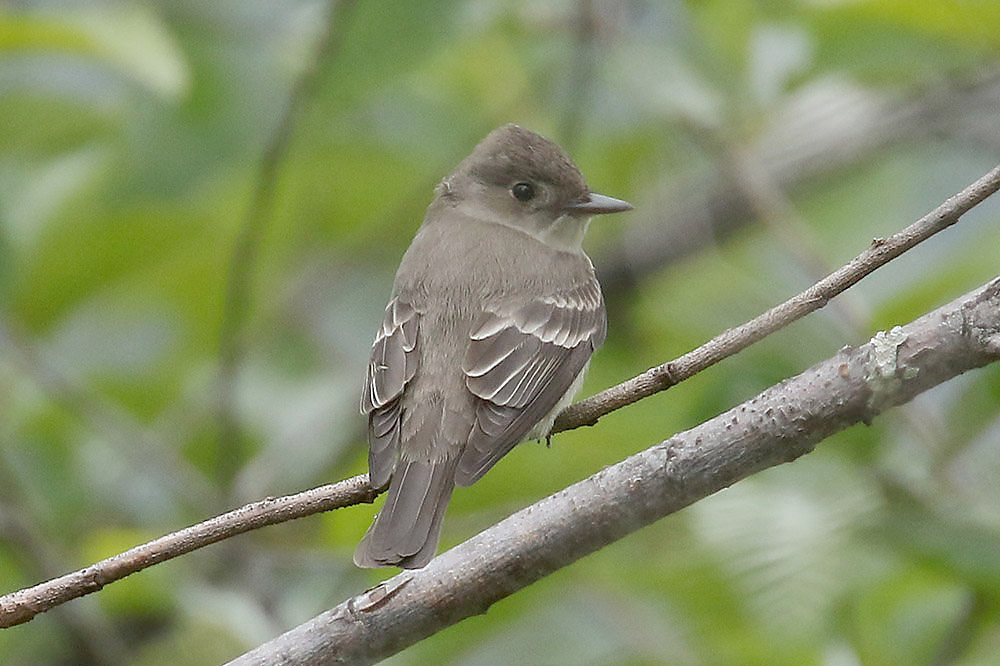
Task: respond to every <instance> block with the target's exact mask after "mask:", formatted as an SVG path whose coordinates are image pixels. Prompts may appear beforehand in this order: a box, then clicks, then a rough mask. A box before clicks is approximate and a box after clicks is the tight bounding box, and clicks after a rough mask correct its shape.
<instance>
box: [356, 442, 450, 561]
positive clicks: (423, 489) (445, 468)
mask: <svg viewBox="0 0 1000 666" xmlns="http://www.w3.org/2000/svg"><path fill="white" fill-rule="evenodd" d="M456 462H457V457H456V458H454V459H445V460H440V461H435V462H427V461H403V460H400V461H399V462H398V463H397V464H396V469H395V471H394V472H393V475H392V481H390V482H389V492H388V494H387V496H386V500H385V505H384V506H383V507H382V510H381V511H379V513H378V515H377V516H376V517H375V522H374V523H372V526H371V527H370V528H368V533H367V534H365V537H364V538H363V539H362V540H361V543H360V544H358V548H357V550H355V551H354V563H355V564H356V565H358V566H359V567H366V568H375V567H385V566H398V567H402V568H403V569H419V568H420V567H422V566H424V565H425V564H427V563H428V562H430V561H431V558H433V557H434V554H435V553H436V552H437V546H438V540H439V539H440V538H441V521H442V520H443V519H444V512H445V509H446V508H447V507H448V500H450V499H451V492H452V491H453V490H454V489H455V464H456Z"/></svg>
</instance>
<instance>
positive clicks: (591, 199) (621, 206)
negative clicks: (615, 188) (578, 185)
mask: <svg viewBox="0 0 1000 666" xmlns="http://www.w3.org/2000/svg"><path fill="white" fill-rule="evenodd" d="M564 210H565V211H566V212H567V213H572V214H573V215H601V214H602V213H621V212H623V211H626V210H632V204H630V203H629V202H627V201H622V200H621V199H615V198H614V197H606V196H604V195H603V194H596V193H594V192H591V193H590V194H589V195H587V198H586V199H584V200H583V201H578V202H576V203H573V204H569V205H568V206H566V207H565V208H564Z"/></svg>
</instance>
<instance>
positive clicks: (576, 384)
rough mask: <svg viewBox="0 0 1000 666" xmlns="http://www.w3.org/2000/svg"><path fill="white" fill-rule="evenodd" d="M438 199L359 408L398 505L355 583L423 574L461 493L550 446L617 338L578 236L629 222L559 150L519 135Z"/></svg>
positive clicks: (377, 532)
mask: <svg viewBox="0 0 1000 666" xmlns="http://www.w3.org/2000/svg"><path fill="white" fill-rule="evenodd" d="M435 195H436V196H435V198H434V201H432V202H431V205H430V206H429V207H428V209H427V215H426V217H424V222H423V224H422V225H421V227H420V230H419V231H418V232H417V235H416V237H415V238H414V239H413V243H412V244H411V245H410V248H409V249H408V250H407V251H406V254H405V255H404V256H403V261H402V263H401V264H400V265H399V270H398V271H397V272H396V280H395V283H394V284H393V290H392V299H391V300H390V301H389V305H388V306H387V307H386V309H385V318H384V319H383V321H382V327H381V328H380V329H379V331H378V333H377V334H376V336H375V343H374V345H373V346H372V355H371V361H370V362H369V364H368V375H367V377H366V378H365V385H364V391H363V393H362V396H361V411H362V413H364V414H367V415H368V443H369V447H370V450H369V454H368V467H369V471H370V477H371V484H372V486H374V487H376V488H383V487H385V486H386V484H388V486H389V492H388V496H387V497H386V501H385V506H383V507H382V510H381V511H380V512H379V514H378V515H377V516H376V518H375V522H374V523H373V524H372V526H371V527H370V528H369V530H368V533H367V534H366V535H365V537H364V539H362V541H361V543H360V544H359V545H358V548H357V550H356V551H355V553H354V562H355V564H357V565H358V566H360V567H381V566H390V565H396V566H399V567H403V568H406V569H417V568H420V567H422V566H424V565H425V564H427V562H429V561H430V559H431V558H432V557H434V554H435V552H436V551H437V545H438V539H439V538H440V535H441V520H442V519H443V518H444V512H445V508H446V507H447V505H448V500H449V499H450V498H451V493H452V490H453V489H454V487H455V486H456V485H459V486H468V485H471V484H472V483H475V482H476V481H477V480H478V479H479V478H480V477H481V476H482V475H483V474H485V473H486V472H487V470H489V469H490V468H491V467H493V465H495V464H496V462H497V461H498V460H500V458H502V457H503V456H504V455H505V454H506V453H507V452H508V451H510V450H511V449H512V448H514V446H515V445H516V444H517V443H518V442H520V441H521V440H524V439H528V438H541V437H545V436H547V435H548V434H549V431H550V430H551V429H552V423H553V422H554V420H555V417H556V415H557V414H558V413H559V411H560V410H561V409H563V408H564V407H565V406H566V405H568V404H569V402H570V401H571V400H572V398H573V396H574V395H575V394H576V392H577V391H578V390H579V388H580V385H581V384H582V383H583V376H584V374H585V372H586V369H587V365H588V363H589V362H590V356H591V354H593V353H594V350H595V349H597V348H598V347H599V346H600V345H601V343H602V342H604V335H605V332H606V330H607V316H606V313H605V309H604V297H603V296H602V295H601V287H600V285H599V284H598V283H597V279H596V277H595V276H594V266H593V264H591V263H590V259H589V258H588V257H587V255H586V254H584V252H583V247H582V243H583V237H584V234H585V233H586V231H587V226H588V225H589V223H590V218H591V216H593V215H597V214H601V213H617V212H620V211H625V210H630V209H631V208H632V206H631V205H630V204H628V203H626V202H625V201H621V200H619V199H613V198H611V197H606V196H603V195H600V194H595V193H593V192H591V191H590V188H588V187H587V182H586V181H585V180H584V178H583V175H582V174H581V173H580V170H579V169H578V168H577V166H576V164H574V163H573V161H572V160H571V159H570V158H569V157H568V156H567V155H566V153H564V152H563V150H562V149H561V148H559V146H557V145H556V144H555V143H553V142H552V141H549V140H548V139H546V138H545V137H542V136H539V135H538V134H535V133H534V132H530V131H528V130H526V129H523V128H521V127H518V126H517V125H506V126H504V127H501V128H499V129H496V130H494V131H493V132H491V133H490V134H489V135H488V136H487V137H486V138H485V139H483V141H481V142H480V143H479V145H477V146H476V148H475V150H473V151H472V154H471V155H469V157H467V158H465V160H463V161H462V162H461V164H459V165H458V167H457V168H456V169H455V171H454V172H452V173H451V175H449V176H448V177H446V178H445V179H444V180H442V181H441V182H440V183H439V184H438V186H437V187H436V188H435Z"/></svg>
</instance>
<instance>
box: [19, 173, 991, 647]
mask: <svg viewBox="0 0 1000 666" xmlns="http://www.w3.org/2000/svg"><path fill="white" fill-rule="evenodd" d="M998 189H1000V166H998V167H996V168H994V169H993V170H991V171H990V172H989V173H987V174H986V175H985V176H983V177H982V178H980V179H979V180H977V181H976V182H975V183H973V184H972V185H970V186H969V187H967V188H965V189H964V190H962V191H961V192H960V193H958V194H956V195H955V196H953V197H951V198H950V199H948V200H947V201H946V202H945V203H944V204H942V205H941V206H939V207H938V208H936V209H935V210H934V211H932V212H931V213H929V214H928V215H926V216H924V217H923V218H921V219H920V220H919V221H918V222H916V223H914V224H913V225H911V226H909V227H907V228H906V229H904V230H903V231H901V232H899V233H898V234H895V235H894V236H892V237H890V238H889V239H876V240H875V241H874V242H873V243H872V246H871V247H870V248H868V249H867V250H865V251H864V252H863V253H861V254H860V255H859V256H858V257H856V258H855V259H854V260H852V261H851V262H849V263H848V264H846V265H845V266H844V267H842V268H841V269H839V270H837V271H835V272H834V273H832V274H831V275H830V276H829V277H827V278H824V279H823V280H821V281H820V282H818V283H816V284H815V285H813V286H812V287H810V288H809V289H807V290H806V291H804V292H802V293H801V294H799V295H797V296H795V297H793V298H791V299H789V300H788V301H786V302H785V303H783V304H782V305H779V306H777V307H776V308H773V309H772V310H770V311H768V312H767V313H765V314H763V315H761V316H760V317H757V318H756V319H754V320H753V321H751V322H749V323H747V324H745V325H743V326H740V327H737V328H734V329H730V330H729V331H726V332H725V333H723V334H722V335H720V336H717V337H716V338H713V339H712V340H710V341H709V342H707V343H706V344H705V345H702V346H701V347H699V348H698V349H695V350H694V351H692V352H689V353H688V354H685V355H684V356H682V357H680V358H679V359H677V360H675V361H671V362H670V363H666V364H664V365H661V366H658V367H656V368H653V369H652V370H649V371H647V372H646V373H643V374H642V375H639V376H638V377H634V378H632V379H630V380H628V381H626V382H623V383H621V384H619V385H617V386H615V387H613V388H611V389H608V390H606V391H603V392H602V393H599V394H597V395H595V396H593V397H591V398H588V399H587V400H584V401H582V402H579V403H577V404H575V405H572V406H570V407H568V408H567V409H565V410H563V412H562V413H561V414H560V415H559V418H558V419H557V421H556V427H555V428H554V431H555V432H558V431H563V430H570V429H572V428H577V427H580V426H583V425H590V424H592V423H594V422H595V421H596V420H597V419H598V418H600V417H601V416H604V415H605V414H607V413H609V412H610V411H613V410H614V409H618V408H620V407H623V406H625V405H628V404H631V403H633V402H636V401H637V400H640V399H641V398H642V397H646V396H648V395H652V394H653V393H656V392H657V391H660V390H663V389H665V388H668V387H669V386H672V385H674V384H676V383H677V382H678V381H680V380H679V379H678V378H687V377H690V376H691V375H693V374H694V370H693V369H694V368H698V369H704V368H706V367H708V366H710V365H712V364H714V363H717V362H718V361H719V360H721V359H723V358H725V357H726V356H730V355H732V354H735V353H736V352H737V351H740V350H742V349H744V348H746V347H747V346H749V345H750V344H752V343H753V342H755V341H757V340H759V339H761V338H763V337H764V336H765V335H767V334H768V333H771V332H773V331H775V330H777V329H779V328H781V327H782V326H786V325H788V324H790V323H791V322H793V321H795V320H797V319H799V318H800V317H802V316H804V315H805V314H807V313H809V312H812V311H814V310H817V309H819V308H821V307H823V305H825V304H826V302H827V301H829V300H830V299H831V298H832V297H833V296H835V295H837V294H838V293H840V292H842V291H844V290H845V289H847V288H848V287H850V286H851V285H853V284H855V283H857V282H858V281H859V280H861V279H862V278H863V277H865V276H866V275H868V274H870V273H871V272H872V271H874V270H875V269H876V268H878V267H879V266H882V265H884V264H886V263H887V262H889V261H890V260H892V259H893V258H895V257H897V256H899V255H900V254H902V253H903V252H905V251H906V250H909V249H911V248H912V247H914V246H915V245H917V244H918V243H920V242H921V241H923V240H926V239H927V238H929V237H930V236H931V235H933V234H934V233H937V232H938V231H941V230H942V229H945V228H947V227H948V226H950V225H952V224H955V223H956V222H957V221H958V220H959V218H960V217H961V216H962V215H963V214H964V213H966V212H967V211H969V210H970V209H971V208H973V207H974V206H975V205H977V204H978V203H980V202H982V201H983V200H984V199H985V198H986V197H988V196H989V195H990V194H993V193H994V192H996V191H997V190H998ZM377 494H378V493H377V492H376V491H374V490H372V489H371V488H370V487H368V482H367V475H360V476H355V477H352V478H350V479H347V480H344V481H341V482H339V483H335V484H332V485H328V486H322V487H320V488H316V489H313V490H307V491H305V492H303V493H299V494H296V495H288V496H286V497H282V498H279V499H277V500H264V501H263V502H255V503H253V504H248V505H246V506H244V507H242V508H240V509H236V510H234V511H231V512H229V513H226V514H223V515H221V516H217V517H215V518H212V519H210V520H208V521H206V522H204V523H199V524H197V525H194V526H192V527H189V528H187V529H184V530H180V531H179V532H175V533H173V534H171V535H168V536H166V537H162V538H161V539H157V540H155V541H151V542H149V543H147V544H144V545H142V546H138V547H136V548H133V549H132V550H130V551H127V552H125V553H122V554H120V555H116V556H114V557H111V558H109V559H107V560H103V561H102V562H98V563H97V564H94V565H91V566H90V567H87V568H85V569H81V570H80V571H77V572H74V573H71V574H67V575H65V576H62V577H60V578H58V579H55V580H52V581H48V582H46V583H41V584H39V585H36V586H34V587H31V588H25V589H23V590H20V591H18V592H13V593H11V594H7V595H5V596H3V597H0V628H2V627H9V626H13V625H15V624H20V623H22V622H27V621H28V620H30V619H31V618H32V617H34V616H35V615H37V614H38V613H42V612H44V611H46V610H49V609H50V608H53V607H54V606H57V605H59V604H61V603H64V602H65V601H68V600H70V599H74V598H77V597H80V596H83V595H85V594H89V593H90V592H94V591H96V590H99V589H100V588H101V587H103V586H104V585H106V584H108V583H110V582H113V581H115V580H119V579H121V578H124V577H125V576H128V575H129V574H132V573H135V572H137V571H140V570H141V569H144V568H146V567H148V566H151V565H153V564H157V563H158V562H163V561H165V560H168V559H170V558H172V557H176V556H177V555H182V554H184V553H188V552H191V551H192V550H195V549H197V548H200V547H202V546H205V545H208V544H210V543H215V542H217V541H221V540H223V539H225V538H227V537H229V536H233V535H235V534H242V533H243V532H246V531H249V530H251V529H255V528H257V527H262V526H264V525H272V524H276V523H280V522H283V521H285V520H291V519H293V518H301V517H304V516H307V515H311V514H313V513H318V512H320V511H330V510H332V509H337V508H343V507H346V506H350V505H352V504H359V503H362V502H371V501H373V500H374V498H375V497H376V496H377Z"/></svg>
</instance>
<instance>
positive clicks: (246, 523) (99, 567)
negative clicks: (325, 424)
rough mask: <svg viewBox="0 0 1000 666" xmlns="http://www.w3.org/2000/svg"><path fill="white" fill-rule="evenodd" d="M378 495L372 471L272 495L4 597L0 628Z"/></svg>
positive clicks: (2, 599) (2, 598)
mask: <svg viewBox="0 0 1000 666" xmlns="http://www.w3.org/2000/svg"><path fill="white" fill-rule="evenodd" d="M377 496H378V492H376V491H374V490H372V488H371V486H370V485H369V484H368V475H367V474H359V475H358V476H355V477H351V478H350V479H345V480H343V481H340V482H338V483H333V484H330V485H326V486H320V487H319V488H312V489H310V490H306V491H304V492H301V493H296V494H295V495H286V496H284V497H278V498H274V497H269V498H267V499H263V500H260V501H259V502H252V503H250V504H247V505H245V506H242V507H240V508H238V509H234V510H233V511H229V512H228V513H223V514H222V515H219V516H216V517H215V518H211V519H209V520H206V521H204V522H201V523H198V524H197V525H192V526H191V527H187V528H185V529H182V530H178V531H177V532H173V533H172V534H168V535H166V536H162V537H160V538H159V539H154V540H153V541H150V542H148V543H144V544H142V545H141V546H136V547H135V548H132V549H130V550H127V551H125V552H124V553H119V554H118V555H115V556H113V557H109V558H108V559H106V560H101V561H100V562H97V563H95V564H92V565H90V566H89V567H85V568H83V569H80V570H79V571H74V572H73V573H68V574H66V575H64V576H60V577H58V578H53V579H52V580H48V581H46V582H44V583H39V584H38V585H35V586H33V587H28V588H25V589H23V590H18V591H17V592H12V593H11V594H6V595H4V596H3V597H0V628H6V627H12V626H15V625H18V624H22V623H24V622H27V621H28V620H30V619H32V618H33V617H35V615H37V614H38V613H43V612H45V611H47V610H50V609H51V608H54V607H55V606H58V605H60V604H62V603H65V602H67V601H69V600H70V599H76V598H77V597H82V596H84V595H86V594H90V593H91V592H97V591H98V590H100V589H101V588H102V587H104V586H105V585H107V584H108V583H113V582H114V581H116V580H121V579H122V578H125V577H126V576H128V575H130V574H133V573H135V572H137V571H142V570H143V569H145V568H146V567H150V566H153V565H154V564H159V563H160V562H164V561H166V560H169V559H172V558H174V557H177V556H178V555H184V554H185V553H190V552H191V551H193V550H197V549H199V548H202V547H204V546H207V545H209V544H213V543H217V542H219V541H222V540H223V539H228V538H229V537H233V536H236V535H237V534H243V533H244V532H249V531H251V530H255V529H257V528H259V527H264V526H266V525H275V524H277V523H283V522H286V521H289V520H294V519H295V518H302V517H303V516H310V515H312V514H315V513H321V512H323V511H330V510H332V509H338V508H341V507H345V506H352V505H354V504H361V503H363V502H368V503H371V502H373V501H374V500H375V498H376V497H377Z"/></svg>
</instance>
